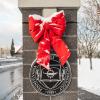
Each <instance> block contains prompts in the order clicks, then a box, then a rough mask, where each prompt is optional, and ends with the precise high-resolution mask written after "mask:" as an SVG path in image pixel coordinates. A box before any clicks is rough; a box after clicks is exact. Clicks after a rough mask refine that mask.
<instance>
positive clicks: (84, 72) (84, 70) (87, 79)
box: [78, 58, 100, 95]
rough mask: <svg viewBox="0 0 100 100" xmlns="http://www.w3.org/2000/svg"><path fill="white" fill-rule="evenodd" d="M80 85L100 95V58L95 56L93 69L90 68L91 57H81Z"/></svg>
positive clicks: (79, 66)
mask: <svg viewBox="0 0 100 100" xmlns="http://www.w3.org/2000/svg"><path fill="white" fill-rule="evenodd" d="M78 86H79V87H81V88H83V89H85V90H87V91H89V92H92V93H94V94H97V95H100V59H94V58H93V70H90V62H89V59H86V58H82V59H81V64H80V65H79V64H78Z"/></svg>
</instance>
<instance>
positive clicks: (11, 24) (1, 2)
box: [0, 0, 22, 47]
mask: <svg viewBox="0 0 100 100" xmlns="http://www.w3.org/2000/svg"><path fill="white" fill-rule="evenodd" d="M21 21H22V15H21V12H20V11H19V9H18V1H17V0H0V47H10V45H11V39H12V38H14V41H15V45H16V46H17V45H22V24H21Z"/></svg>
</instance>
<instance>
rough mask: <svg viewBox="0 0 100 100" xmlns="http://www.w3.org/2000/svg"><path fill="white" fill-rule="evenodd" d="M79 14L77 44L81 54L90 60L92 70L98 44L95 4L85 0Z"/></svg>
mask: <svg viewBox="0 0 100 100" xmlns="http://www.w3.org/2000/svg"><path fill="white" fill-rule="evenodd" d="M79 14H81V18H80V19H79V23H78V42H79V43H80V44H81V49H82V52H83V54H85V55H87V57H88V58H89V59H90V69H91V70H92V57H93V55H94V53H95V52H96V50H97V47H98V43H99V42H100V17H99V16H98V15H97V2H96V1H95V0H87V1H86V2H85V3H84V4H83V5H82V8H81V11H79ZM79 16H80V15H79Z"/></svg>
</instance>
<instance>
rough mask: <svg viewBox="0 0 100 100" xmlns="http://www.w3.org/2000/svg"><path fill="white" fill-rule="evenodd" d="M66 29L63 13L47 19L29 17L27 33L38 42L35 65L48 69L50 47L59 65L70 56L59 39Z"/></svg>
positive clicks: (37, 16)
mask: <svg viewBox="0 0 100 100" xmlns="http://www.w3.org/2000/svg"><path fill="white" fill-rule="evenodd" d="M65 28H66V20H65V16H64V12H63V11H60V12H57V13H55V14H53V15H52V16H50V17H48V18H43V17H41V16H39V15H30V16H29V33H30V35H31V36H32V38H33V39H34V42H38V43H39V46H38V51H37V63H38V64H40V65H42V66H43V67H45V68H46V69H48V70H49V69H50V67H49V61H50V46H51V47H53V49H54V51H55V52H56V54H57V56H58V57H59V60H60V62H61V65H64V64H65V62H66V61H67V59H68V58H69V56H70V51H69V49H68V47H67V45H65V43H64V42H63V40H62V39H61V37H62V35H63V33H64V31H65Z"/></svg>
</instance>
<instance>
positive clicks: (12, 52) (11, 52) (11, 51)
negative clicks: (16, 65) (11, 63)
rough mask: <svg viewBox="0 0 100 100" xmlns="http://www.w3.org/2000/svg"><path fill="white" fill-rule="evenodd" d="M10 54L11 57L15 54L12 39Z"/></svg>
mask: <svg viewBox="0 0 100 100" xmlns="http://www.w3.org/2000/svg"><path fill="white" fill-rule="evenodd" d="M10 54H11V56H14V54H15V47H14V40H13V39H12V43H11V50H10Z"/></svg>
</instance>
